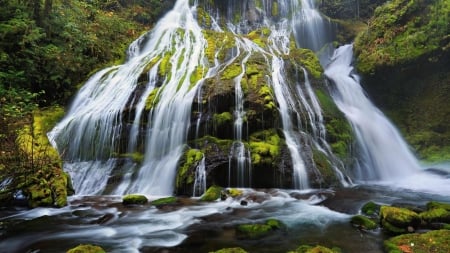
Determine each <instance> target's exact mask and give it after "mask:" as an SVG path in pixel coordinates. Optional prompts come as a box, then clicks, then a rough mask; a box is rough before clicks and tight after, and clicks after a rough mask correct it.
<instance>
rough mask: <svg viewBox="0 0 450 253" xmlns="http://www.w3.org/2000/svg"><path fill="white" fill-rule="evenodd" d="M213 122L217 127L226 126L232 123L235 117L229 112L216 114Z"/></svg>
mask: <svg viewBox="0 0 450 253" xmlns="http://www.w3.org/2000/svg"><path fill="white" fill-rule="evenodd" d="M213 120H214V124H216V125H217V126H222V125H224V124H229V123H232V122H233V115H232V114H231V113H229V112H223V113H220V114H214V116H213Z"/></svg>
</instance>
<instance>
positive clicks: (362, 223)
mask: <svg viewBox="0 0 450 253" xmlns="http://www.w3.org/2000/svg"><path fill="white" fill-rule="evenodd" d="M350 222H351V223H352V224H353V225H354V226H357V227H360V228H363V229H368V230H372V229H376V228H378V224H377V223H376V222H375V221H373V220H371V219H369V218H367V217H366V216H363V215H355V216H353V217H352V219H351V221H350Z"/></svg>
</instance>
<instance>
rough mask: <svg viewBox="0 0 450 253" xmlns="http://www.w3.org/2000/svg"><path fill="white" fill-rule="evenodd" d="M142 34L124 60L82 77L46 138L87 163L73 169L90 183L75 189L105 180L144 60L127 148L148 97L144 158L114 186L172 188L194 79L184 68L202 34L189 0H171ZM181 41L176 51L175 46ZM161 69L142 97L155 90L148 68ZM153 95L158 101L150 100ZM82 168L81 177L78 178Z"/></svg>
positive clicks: (198, 52)
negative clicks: (144, 76) (145, 75)
mask: <svg viewBox="0 0 450 253" xmlns="http://www.w3.org/2000/svg"><path fill="white" fill-rule="evenodd" d="M145 36H146V38H148V40H146V39H142V38H141V39H139V40H138V41H137V42H136V43H134V44H133V45H132V49H133V50H129V52H131V53H130V54H129V55H128V60H127V62H125V63H124V64H123V65H121V66H116V67H111V68H108V69H105V70H103V71H100V72H99V73H97V74H96V75H94V76H93V77H92V78H91V79H90V81H88V83H87V84H86V85H85V86H84V87H83V88H82V89H81V90H80V92H79V94H78V96H77V98H76V99H75V102H74V103H73V105H72V107H71V110H70V111H69V112H68V114H67V116H66V117H65V118H64V119H63V120H62V121H61V122H60V123H59V124H58V125H57V126H56V127H55V128H54V129H53V131H52V132H51V133H49V137H50V139H51V140H52V143H54V145H55V146H56V147H58V149H59V151H60V153H62V154H63V156H64V157H65V159H66V160H69V161H74V162H78V161H79V160H82V161H85V163H88V164H90V165H89V166H83V167H84V168H80V170H83V173H80V172H75V173H73V175H72V176H73V179H74V181H76V182H77V181H83V182H90V183H88V185H89V187H83V188H77V189H76V190H77V193H78V194H92V193H97V192H101V191H102V190H103V189H104V187H105V184H106V179H107V178H108V176H109V174H110V172H111V171H112V169H113V168H114V167H115V162H114V161H115V160H114V159H113V157H114V155H115V152H119V151H120V150H119V148H120V147H118V146H116V145H117V144H118V143H120V140H119V139H120V134H124V133H125V131H124V129H123V127H124V126H123V124H122V122H123V119H122V115H123V112H124V110H125V108H126V107H127V106H128V105H129V104H130V102H129V100H130V97H132V95H133V94H134V93H136V90H137V88H138V79H139V76H140V74H141V73H142V72H143V70H144V69H145V68H146V67H150V72H149V73H150V74H149V75H150V78H149V79H150V83H148V84H147V88H146V90H145V92H143V94H142V95H141V97H140V98H138V99H136V100H137V101H139V102H138V103H137V106H136V116H135V121H134V122H133V126H132V127H131V131H130V136H129V137H128V139H129V147H128V148H127V150H129V151H133V150H135V149H136V146H135V145H136V141H135V140H136V135H137V131H138V130H139V129H138V127H137V126H136V125H137V124H138V123H137V121H138V120H140V117H141V113H142V110H143V109H144V108H143V107H144V105H145V104H148V103H150V104H151V103H154V106H153V107H152V108H151V110H150V112H149V115H148V118H149V120H148V127H147V130H145V135H146V136H147V138H146V141H145V148H144V151H145V153H144V161H143V163H142V166H141V168H139V169H138V172H137V175H133V178H132V179H130V180H125V181H124V182H122V185H121V186H120V187H118V189H116V192H115V193H117V194H123V193H125V192H141V193H147V194H166V195H170V194H172V191H173V181H174V180H173V178H174V176H175V171H176V165H177V162H178V159H179V157H180V156H181V154H182V152H183V144H184V143H185V142H186V137H187V130H188V128H189V122H190V113H191V105H192V101H193V99H194V96H195V94H196V84H197V83H198V82H197V83H191V81H190V80H191V75H193V73H194V71H197V70H198V68H202V66H203V57H204V47H205V41H204V38H203V35H202V32H201V29H200V27H199V26H198V24H197V22H196V20H195V19H194V16H193V13H192V11H191V8H190V7H189V4H188V1H177V3H176V4H175V7H174V8H173V10H172V11H171V12H169V13H168V14H167V15H166V16H165V17H164V18H162V19H161V21H160V22H158V24H157V25H156V27H155V28H154V29H153V31H152V32H151V33H149V34H147V35H145ZM137 48H139V50H138V49H137ZM180 48H182V49H183V50H177V49H180ZM161 56H163V58H162V59H161ZM161 64H164V66H160V65H161ZM162 68H166V69H165V70H164V71H166V72H167V73H170V74H168V75H165V79H164V80H162V85H161V86H160V87H158V91H157V92H156V95H155V97H154V100H153V101H150V102H148V101H147V102H145V101H146V100H147V99H148V98H147V97H148V95H149V94H150V92H152V90H153V89H155V86H154V85H155V78H154V77H155V76H154V75H155V73H156V71H162ZM159 98H161V99H159ZM158 99H159V101H158V102H159V103H155V101H156V100H158ZM133 100H134V99H133ZM144 102H145V103H144ZM99 160H109V161H113V162H108V163H104V162H99ZM66 164H70V163H66ZM66 167H67V166H66ZM77 167H78V168H79V167H80V166H77ZM127 172H128V170H127ZM81 174H82V175H84V176H83V178H78V175H81ZM97 174H100V175H101V176H100V177H101V178H102V180H103V183H101V184H99V183H98V181H97V180H98V179H99V177H94V176H93V175H97ZM124 183H125V185H124ZM127 183H129V185H126V184H127ZM118 190H120V192H118Z"/></svg>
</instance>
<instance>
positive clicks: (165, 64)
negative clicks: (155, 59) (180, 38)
mask: <svg viewBox="0 0 450 253" xmlns="http://www.w3.org/2000/svg"><path fill="white" fill-rule="evenodd" d="M170 58H172V54H171V53H169V52H167V53H165V54H164V57H163V58H162V60H161V63H160V64H159V69H158V74H159V75H160V76H166V75H167V74H168V73H170V71H169V70H170V69H171V68H172V63H171V62H170Z"/></svg>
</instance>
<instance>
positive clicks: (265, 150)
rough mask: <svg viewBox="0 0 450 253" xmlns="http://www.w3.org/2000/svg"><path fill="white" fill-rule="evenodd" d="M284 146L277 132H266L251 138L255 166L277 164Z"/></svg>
mask: <svg viewBox="0 0 450 253" xmlns="http://www.w3.org/2000/svg"><path fill="white" fill-rule="evenodd" d="M281 145H282V142H281V138H280V136H279V135H278V134H277V133H276V132H275V130H273V129H272V130H264V131H261V132H257V133H254V134H252V135H251V136H250V141H249V146H250V153H251V156H252V157H251V159H252V164H253V165H263V164H266V165H271V164H274V163H276V161H277V158H278V156H279V155H280V146H281Z"/></svg>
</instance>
